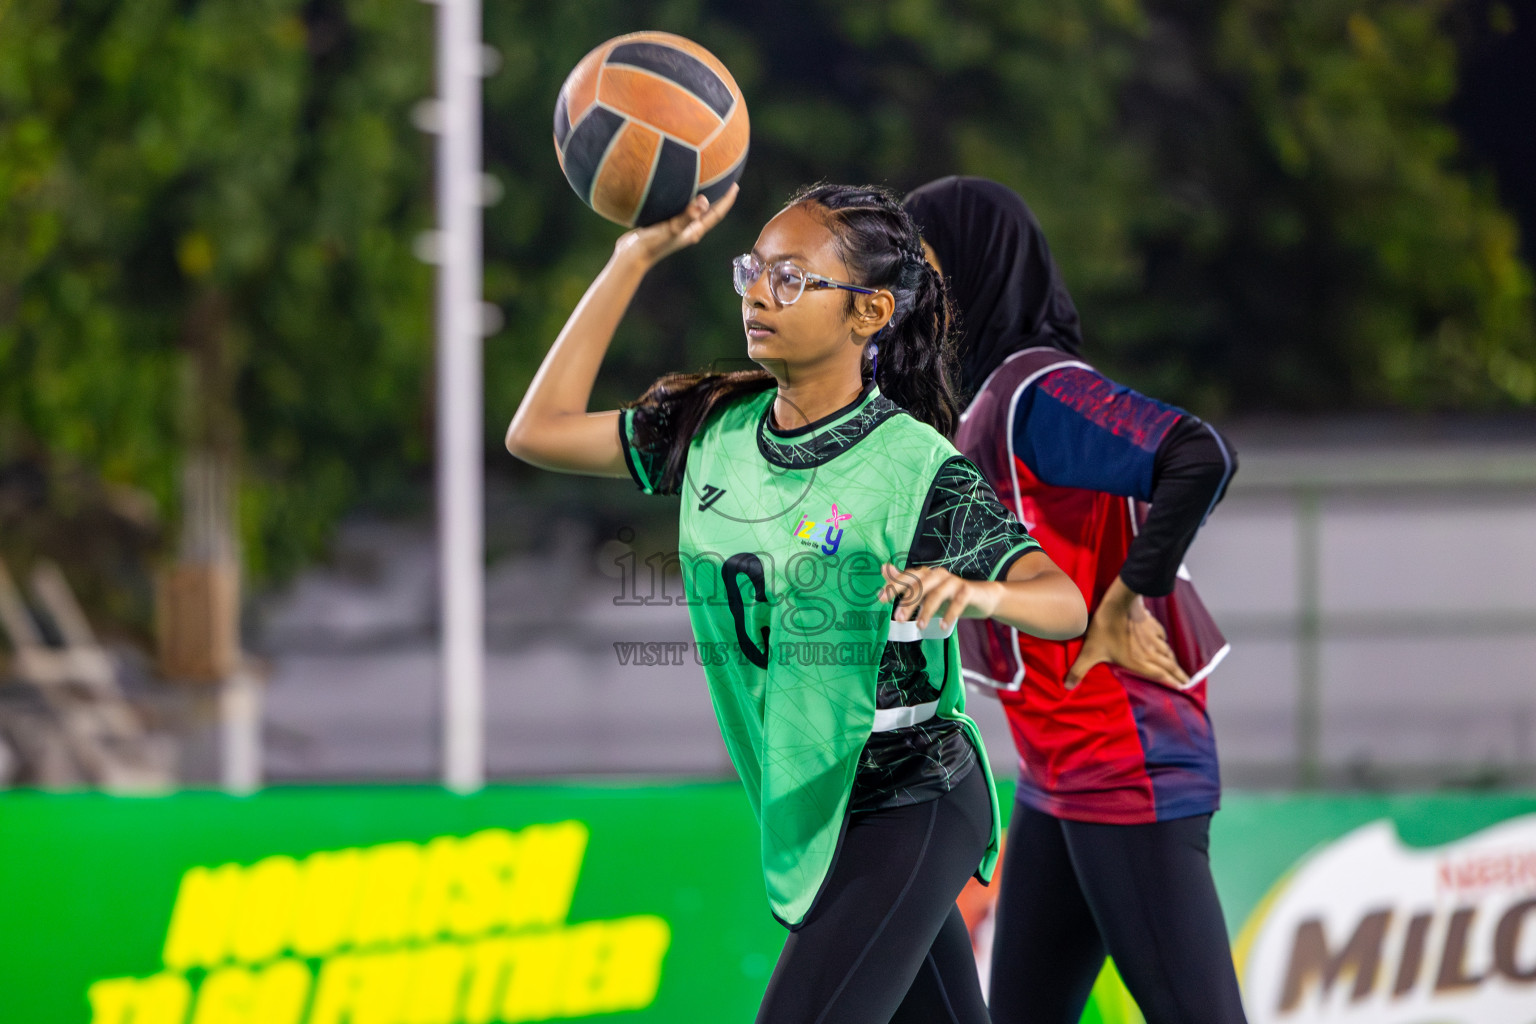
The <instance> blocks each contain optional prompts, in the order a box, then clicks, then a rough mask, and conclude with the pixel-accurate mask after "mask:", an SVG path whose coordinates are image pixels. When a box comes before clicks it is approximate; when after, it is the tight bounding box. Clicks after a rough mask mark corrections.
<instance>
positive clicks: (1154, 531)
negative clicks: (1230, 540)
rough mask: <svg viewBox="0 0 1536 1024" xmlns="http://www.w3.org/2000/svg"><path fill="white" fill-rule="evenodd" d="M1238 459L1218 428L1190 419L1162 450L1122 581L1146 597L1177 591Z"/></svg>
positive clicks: (1177, 428) (1166, 440) (1187, 417)
mask: <svg viewBox="0 0 1536 1024" xmlns="http://www.w3.org/2000/svg"><path fill="white" fill-rule="evenodd" d="M1236 472H1237V453H1236V452H1235V451H1234V450H1233V448H1232V445H1231V444H1230V443H1229V442H1228V441H1227V439H1226V438H1225V437H1222V436H1221V434H1219V433H1217V431H1216V428H1215V427H1213V426H1211V425H1210V424H1209V423H1206V422H1204V421H1203V420H1201V419H1200V418H1199V417H1198V416H1191V415H1189V414H1188V413H1186V414H1185V415H1184V416H1182V417H1180V419H1179V422H1178V423H1176V424H1174V425H1173V428H1172V429H1170V430H1169V431H1168V434H1167V436H1166V437H1164V438H1163V442H1162V444H1161V445H1159V446H1158V449H1157V457H1156V459H1155V460H1154V462H1153V466H1152V508H1151V511H1150V512H1148V513H1147V520H1146V522H1145V523H1143V524H1142V525H1141V530H1140V531H1139V532H1138V533H1137V535H1136V539H1135V540H1134V541H1132V542H1131V549H1130V551H1129V552H1128V553H1127V554H1126V557H1125V565H1124V566H1123V567H1122V568H1121V569H1120V578H1121V579H1122V580H1124V581H1125V585H1126V586H1127V587H1130V588H1131V589H1132V590H1134V591H1135V592H1136V593H1138V594H1143V595H1145V596H1147V597H1162V596H1163V595H1165V594H1167V593H1169V592H1170V591H1172V590H1173V583H1174V579H1175V577H1176V576H1177V575H1178V571H1179V566H1180V565H1182V564H1183V562H1184V553H1185V552H1186V551H1188V550H1189V545H1190V543H1191V542H1193V541H1194V539H1195V532H1196V531H1197V530H1199V529H1200V527H1201V526H1202V525H1204V524H1205V520H1206V517H1207V516H1209V515H1210V514H1211V510H1212V509H1214V508H1215V507H1216V503H1217V502H1219V501H1221V499H1222V498H1223V497H1225V495H1226V493H1227V484H1228V483H1229V482H1230V481H1231V479H1232V476H1233V474H1235V473H1236Z"/></svg>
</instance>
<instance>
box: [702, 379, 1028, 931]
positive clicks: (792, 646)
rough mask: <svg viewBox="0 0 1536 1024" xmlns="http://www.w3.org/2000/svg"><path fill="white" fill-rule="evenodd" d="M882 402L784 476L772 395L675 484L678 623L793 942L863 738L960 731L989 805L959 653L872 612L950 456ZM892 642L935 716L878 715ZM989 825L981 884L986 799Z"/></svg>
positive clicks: (993, 848)
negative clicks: (684, 607)
mask: <svg viewBox="0 0 1536 1024" xmlns="http://www.w3.org/2000/svg"><path fill="white" fill-rule="evenodd" d="M878 396H879V392H878V390H874V389H872V390H871V391H870V393H869V395H868V396H866V397H865V398H864V400H862V401H861V402H860V403H859V404H858V405H856V406H855V407H854V408H852V409H851V410H849V411H848V412H847V413H846V414H844V415H841V416H839V417H837V418H836V419H834V420H832V421H830V422H827V423H823V424H818V425H816V427H815V429H814V430H811V431H808V432H806V434H805V435H804V437H803V439H802V437H801V436H796V437H795V438H794V439H793V440H792V441H790V442H787V443H788V445H789V448H788V449H787V450H789V451H790V452H791V455H790V456H789V457H787V458H786V457H785V455H784V451H785V450H786V447H785V446H786V441H784V440H783V439H782V438H781V439H779V440H777V441H774V442H769V441H767V440H765V439H764V438H763V437H762V433H761V432H762V429H763V422H764V419H765V417H766V415H767V411H768V409H769V407H770V405H771V404H772V402H773V399H774V392H773V391H767V392H763V393H761V394H759V395H755V396H752V397H750V398H746V399H743V400H741V401H739V402H736V403H735V404H733V405H732V406H730V407H728V408H726V409H725V410H723V411H722V412H720V413H718V414H717V415H715V416H714V417H713V418H712V419H711V421H710V422H709V423H708V424H707V425H706V427H705V428H704V429H703V430H702V431H701V432H700V433H699V434H698V436H696V437H695V438H694V440H693V442H692V444H691V445H690V446H689V449H688V461H687V470H686V472H685V474H684V477H683V486H682V502H683V505H682V513H681V520H680V525H679V553H680V557H681V560H682V568H683V579H684V592H685V594H686V599H687V601H688V610H689V615H690V617H691V619H692V623H693V630H694V635H695V638H696V640H697V641H698V644H699V653H700V658H701V660H702V661H703V662H704V671H705V675H706V677H707V678H708V681H709V690H710V697H711V700H712V701H713V703H714V708H715V714H716V717H717V718H718V719H719V722H720V731H721V734H722V735H723V736H724V739H725V745H726V748H727V750H729V752H730V755H731V760H732V761H733V762H734V763H735V766H736V770H737V771H738V772H739V773H740V775H741V781H742V784H743V785H744V786H745V787H746V790H747V796H748V798H749V799H750V801H751V803H752V809H753V811H754V812H755V813H756V815H757V819H758V822H759V824H760V825H761V827H762V863H763V876H764V880H765V883H766V885H767V889H768V899H769V902H770V903H771V905H772V907H773V911H774V914H775V915H776V916H777V917H778V918H779V919H780V920H782V921H784V922H785V923H786V924H790V925H795V924H798V923H799V922H800V921H801V920H802V919H803V918H804V916H805V913H806V911H807V910H808V909H809V908H810V906H811V904H812V903H813V902H814V901H815V898H816V894H817V893H818V892H819V891H820V889H821V886H822V883H823V882H824V880H825V878H826V875H827V872H828V870H829V868H830V867H831V863H832V857H833V854H834V852H835V851H836V848H837V842H838V838H839V836H840V834H841V829H842V825H843V819H844V816H845V814H846V812H847V807H848V797H849V792H850V789H851V787H852V784H853V778H854V773H855V770H856V768H857V765H858V758H859V753H860V751H862V750H863V748H864V744H865V742H866V741H867V740H868V739H869V736H870V734H871V732H873V731H877V730H887V729H895V728H901V727H904V726H907V725H913V724H916V723H918V722H920V721H924V720H926V719H927V718H930V717H934V716H937V717H942V718H947V719H952V720H955V721H958V722H960V723H961V724H962V727H963V728H964V729H965V731H966V732H967V734H968V735H969V736H970V738H971V741H972V742H973V743H974V744H975V746H976V750H977V753H978V755H979V760H980V762H981V770H982V771H983V772H986V773H987V783H988V789H989V791H992V779H991V773H990V770H989V769H988V767H987V758H986V752H985V749H984V747H983V746H982V741H981V734H980V732H979V731H978V730H977V728H976V725H975V723H974V722H972V721H971V720H970V719H969V718H967V717H966V715H965V714H964V707H965V694H964V688H963V686H962V685H961V680H960V656H959V648H958V641H957V639H956V637H955V636H954V635H950V636H947V637H945V636H942V635H938V630H937V629H936V628H935V627H936V626H937V622H935V623H933V624H930V627H929V630H928V631H927V632H928V634H930V635H928V636H920V635H919V634H918V633H917V631H916V626H915V624H914V623H911V622H903V623H893V622H892V621H891V606H890V605H883V604H880V603H879V602H878V601H877V600H876V595H877V594H878V592H879V590H880V588H881V586H882V585H883V583H884V580H883V578H882V576H881V573H880V567H881V565H882V564H884V563H887V562H888V563H891V564H893V565H895V566H897V567H898V568H900V567H905V565H906V558H907V553H908V552H909V551H910V550H911V548H912V544H913V541H914V539H915V536H916V533H917V529H918V525H919V522H920V520H921V518H922V514H923V511H924V503H925V502H926V500H927V498H928V494H929V490H930V488H931V486H932V484H933V481H934V477H935V476H936V474H937V473H938V471H939V468H940V466H942V465H943V463H944V462H945V460H946V459H950V458H953V457H955V455H956V452H955V449H954V448H953V447H952V446H951V445H950V444H949V443H948V442H947V441H945V440H944V439H943V437H942V436H940V435H939V433H938V432H937V431H935V430H933V429H932V428H931V427H928V426H927V425H925V424H923V423H921V422H919V421H918V420H916V419H914V418H913V417H911V416H910V415H908V414H906V413H904V412H900V411H898V410H895V409H894V407H892V406H890V405H889V403H886V402H878V403H876V401H875V400H876V399H877V398H878ZM876 410H883V412H882V413H880V414H876ZM829 432H843V433H844V434H846V435H847V437H848V438H849V440H850V441H851V443H850V444H847V445H842V446H832V447H833V448H835V449H836V450H835V451H834V452H833V453H832V454H830V455H828V454H822V455H817V454H816V452H817V451H821V452H823V453H825V452H826V451H827V448H828V446H826V445H820V446H818V445H814V444H810V443H809V441H811V440H813V439H820V440H826V439H827V436H828V434H829ZM796 443H798V444H799V445H800V447H796ZM770 444H771V445H772V447H770ZM797 451H801V452H803V453H804V455H803V457H797V456H795V455H794V452H797ZM770 455H771V456H772V457H771V458H770ZM891 639H896V640H920V641H921V643H922V645H923V654H924V658H925V660H926V671H927V673H928V676H929V680H930V682H931V683H932V685H933V687H934V689H935V690H936V691H937V692H939V693H940V698H939V700H938V701H937V702H936V703H935V704H932V705H924V706H920V707H916V708H889V709H882V710H879V711H877V710H876V708H875V683H876V678H877V674H878V670H879V665H880V658H881V654H882V652H883V650H884V647H885V644H886V642H887V641H888V640H891ZM992 814H993V829H992V840H991V844H990V846H989V848H988V850H987V853H986V856H985V857H984V858H983V861H982V863H981V864H980V866H979V867H978V874H980V876H981V877H982V878H984V879H987V878H990V877H991V873H992V867H993V865H994V864H995V863H996V860H997V849H998V835H999V828H998V813H997V797H996V794H995V791H993V796H992Z"/></svg>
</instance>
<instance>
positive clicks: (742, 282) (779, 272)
mask: <svg viewBox="0 0 1536 1024" xmlns="http://www.w3.org/2000/svg"><path fill="white" fill-rule="evenodd" d="M764 271H767V273H768V290H769V291H770V292H772V293H773V297H774V298H775V299H777V300H778V301H779V303H780V304H782V305H785V306H792V305H794V304H795V303H796V302H798V301H799V299H800V296H801V295H803V294H804V293H805V289H806V288H807V287H810V288H843V289H845V290H847V291H850V292H858V293H859V294H860V295H873V294H875V292H877V291H878V290H879V289H877V288H864V287H861V286H860V285H856V284H849V283H848V282H847V281H834V280H832V278H830V277H822V276H821V275H820V274H813V273H811V272H810V271H808V270H802V269H800V268H799V267H797V266H795V265H794V264H793V263H791V262H790V261H789V260H780V261H779V262H777V263H774V264H771V265H765V264H764V263H763V261H762V260H760V259H758V258H757V257H756V256H754V255H753V254H752V253H750V252H748V253H743V254H742V255H740V256H737V257H736V258H735V259H734V260H731V279H732V281H733V282H734V283H735V285H736V294H737V295H745V294H747V289H748V288H751V287H752V286H753V285H754V284H756V283H757V279H758V278H760V277H762V276H763V272H764Z"/></svg>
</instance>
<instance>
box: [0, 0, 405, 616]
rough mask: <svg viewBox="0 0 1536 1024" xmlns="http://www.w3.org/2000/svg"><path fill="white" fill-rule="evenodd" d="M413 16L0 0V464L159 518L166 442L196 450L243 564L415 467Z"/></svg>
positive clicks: (302, 7) (332, 9) (300, 553)
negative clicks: (128, 498) (238, 536)
mask: <svg viewBox="0 0 1536 1024" xmlns="http://www.w3.org/2000/svg"><path fill="white" fill-rule="evenodd" d="M429 18H430V9H429V8H426V7H424V6H422V5H417V4H399V3H391V2H387V0H351V2H347V3H342V2H340V0H311V2H305V0H190V2H171V0H142V2H136V3H133V4H116V3H108V2H89V0H84V2H65V0H16V2H12V3H8V4H6V5H3V6H0V366H3V367H4V372H3V373H0V465H12V466H15V465H23V464H24V465H28V466H31V467H33V469H34V471H35V472H34V476H36V477H37V478H38V479H40V480H42V481H43V484H42V486H44V487H45V488H57V487H60V486H63V481H67V480H70V479H74V478H76V477H78V476H80V475H81V474H84V475H85V476H86V477H90V478H94V479H95V480H96V481H98V482H99V484H100V487H103V488H106V489H107V490H108V491H109V492H110V491H112V490H114V489H115V490H117V491H123V490H126V489H132V490H134V491H136V492H138V493H139V494H141V495H142V496H143V497H144V498H145V499H147V500H148V502H152V503H153V505H155V506H158V507H159V508H160V509H162V510H163V512H164V516H163V518H162V522H163V523H164V524H165V525H167V526H170V527H173V528H174V527H175V525H176V520H177V515H178V500H177V499H178V474H179V472H180V471H181V468H182V466H183V463H184V462H185V460H186V456H187V454H188V452H189V451H191V450H194V449H197V448H203V449H208V450H211V451H214V452H216V453H218V454H219V456H220V457H221V458H228V459H229V460H230V461H231V462H232V464H233V465H234V466H235V467H237V469H238V473H239V476H240V479H241V480H242V483H241V485H240V488H239V508H240V513H241V514H240V522H241V528H242V529H241V532H242V535H243V540H244V545H243V546H244V551H245V556H246V562H247V565H248V566H249V567H250V568H252V569H254V570H255V572H256V573H257V574H258V575H260V574H264V573H266V572H267V571H269V570H282V569H284V568H286V567H289V566H292V565H295V564H297V562H298V561H299V560H301V559H303V558H305V557H309V556H311V555H312V554H313V553H314V552H315V550H316V548H317V546H318V543H319V542H320V541H321V540H323V538H324V537H325V536H326V533H327V531H328V529H329V527H330V525H331V523H332V522H333V521H334V520H335V518H336V517H337V516H338V515H340V514H341V513H342V511H344V510H345V509H346V508H347V507H348V506H349V505H350V504H351V503H352V502H354V501H355V500H356V499H357V497H358V495H359V494H360V493H364V492H366V490H367V489H368V488H370V487H375V486H379V485H381V484H383V483H387V482H388V481H389V480H391V479H393V478H398V477H400V476H401V475H402V474H404V473H407V472H409V471H410V470H411V467H413V466H417V465H420V464H421V462H422V461H423V460H424V458H425V455H426V443H425V436H424V430H423V424H424V421H425V412H424V408H423V406H424V400H425V396H426V395H427V394H428V389H427V387H426V386H425V384H426V375H425V372H424V370H425V368H426V367H427V366H428V365H429V353H430V330H429V323H428V319H429V318H428V312H429V309H430V283H431V274H430V268H427V267H424V266H423V265H421V264H420V263H419V262H418V261H416V260H415V259H414V258H413V257H412V255H411V245H412V239H413V237H414V235H415V234H416V232H418V231H419V230H421V229H423V228H424V227H426V226H427V224H428V223H429V220H430V206H429V202H428V195H427V192H426V186H427V182H428V181H429V180H430V179H429V166H430V165H429V162H428V155H429V146H428V145H427V143H426V142H425V141H424V140H423V139H421V137H420V136H419V134H418V133H417V132H416V131H415V130H414V129H413V128H412V126H411V124H410V118H409V112H410V108H411V105H412V104H413V103H414V102H415V101H417V100H418V99H420V98H421V97H422V96H423V95H425V94H426V93H427V91H428V86H429V83H428V72H429V55H428V54H429V51H428V47H427V45H426V40H427V39H429V38H430V36H429V31H430V28H429V24H430V23H429ZM87 490H92V488H87ZM59 500H60V498H59V495H58V494H57V493H56V494H55V495H54V500H53V504H55V505H57V504H58V503H59ZM144 504H145V501H143V500H141V501H140V502H139V505H140V506H143V505H144ZM62 511H63V510H61V509H57V508H55V509H53V510H52V511H51V512H50V513H49V514H50V515H51V516H52V517H53V518H54V519H55V520H58V519H60V518H63V519H67V517H65V516H61V515H60V513H61V512H62ZM22 525H25V524H22ZM32 525H33V527H37V524H36V523H35V522H34V523H33V524H32ZM56 525H57V524H56ZM31 532H32V533H33V534H36V533H37V532H38V530H37V529H33V530H32V531H31ZM45 532H46V531H45ZM56 534H57V530H55V531H54V534H53V535H51V536H50V540H49V543H50V544H51V545H53V546H58V545H61V544H68V543H69V541H68V539H67V538H62V537H59V536H57V535H56ZM159 536H160V538H161V541H162V543H164V542H166V541H169V540H171V539H173V538H174V536H175V533H174V529H171V530H163V531H161V532H160V534H159ZM10 539H11V541H12V542H13V543H12V544H8V545H7V546H8V547H14V546H15V545H23V546H25V545H24V544H23V540H22V539H21V538H20V537H19V535H18V534H17V533H13V534H12V535H11V538H10ZM34 540H35V538H34ZM142 611H143V609H142V607H141V608H140V612H141V613H142Z"/></svg>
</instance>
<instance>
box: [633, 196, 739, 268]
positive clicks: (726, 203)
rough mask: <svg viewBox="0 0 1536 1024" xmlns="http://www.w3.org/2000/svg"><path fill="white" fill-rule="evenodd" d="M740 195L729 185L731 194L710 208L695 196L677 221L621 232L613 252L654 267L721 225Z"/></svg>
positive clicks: (706, 201)
mask: <svg viewBox="0 0 1536 1024" xmlns="http://www.w3.org/2000/svg"><path fill="white" fill-rule="evenodd" d="M739 191H740V186H738V185H732V186H731V189H730V191H729V192H727V193H726V194H725V195H723V196H721V197H720V201H719V202H718V203H715V204H713V205H711V204H710V201H709V200H708V199H706V198H705V197H704V196H694V197H693V202H691V203H689V204H688V207H687V209H685V210H684V211H683V212H682V213H680V214H678V215H677V216H676V217H673V218H671V219H670V220H664V221H661V222H660V223H658V224H652V225H651V226H650V227H644V228H632V229H631V230H629V231H626V232H624V234H622V235H620V236H619V240H618V241H617V242H615V243H614V246H613V248H614V252H615V253H623V254H626V255H629V254H632V255H635V256H638V257H640V258H641V259H644V260H645V261H646V262H647V263H652V264H654V263H657V262H659V261H661V260H662V259H664V258H666V257H667V256H670V255H672V254H673V253H674V252H677V251H678V250H679V249H686V248H688V247H689V246H690V245H693V244H695V243H697V242H698V240H699V239H701V238H703V237H704V236H705V235H706V234H708V233H709V230H710V229H711V228H713V227H714V226H715V225H716V224H718V223H720V220H721V218H722V217H724V216H725V215H726V213H727V211H729V210H730V208H731V205H732V204H733V203H735V202H736V193H737V192H739Z"/></svg>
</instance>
